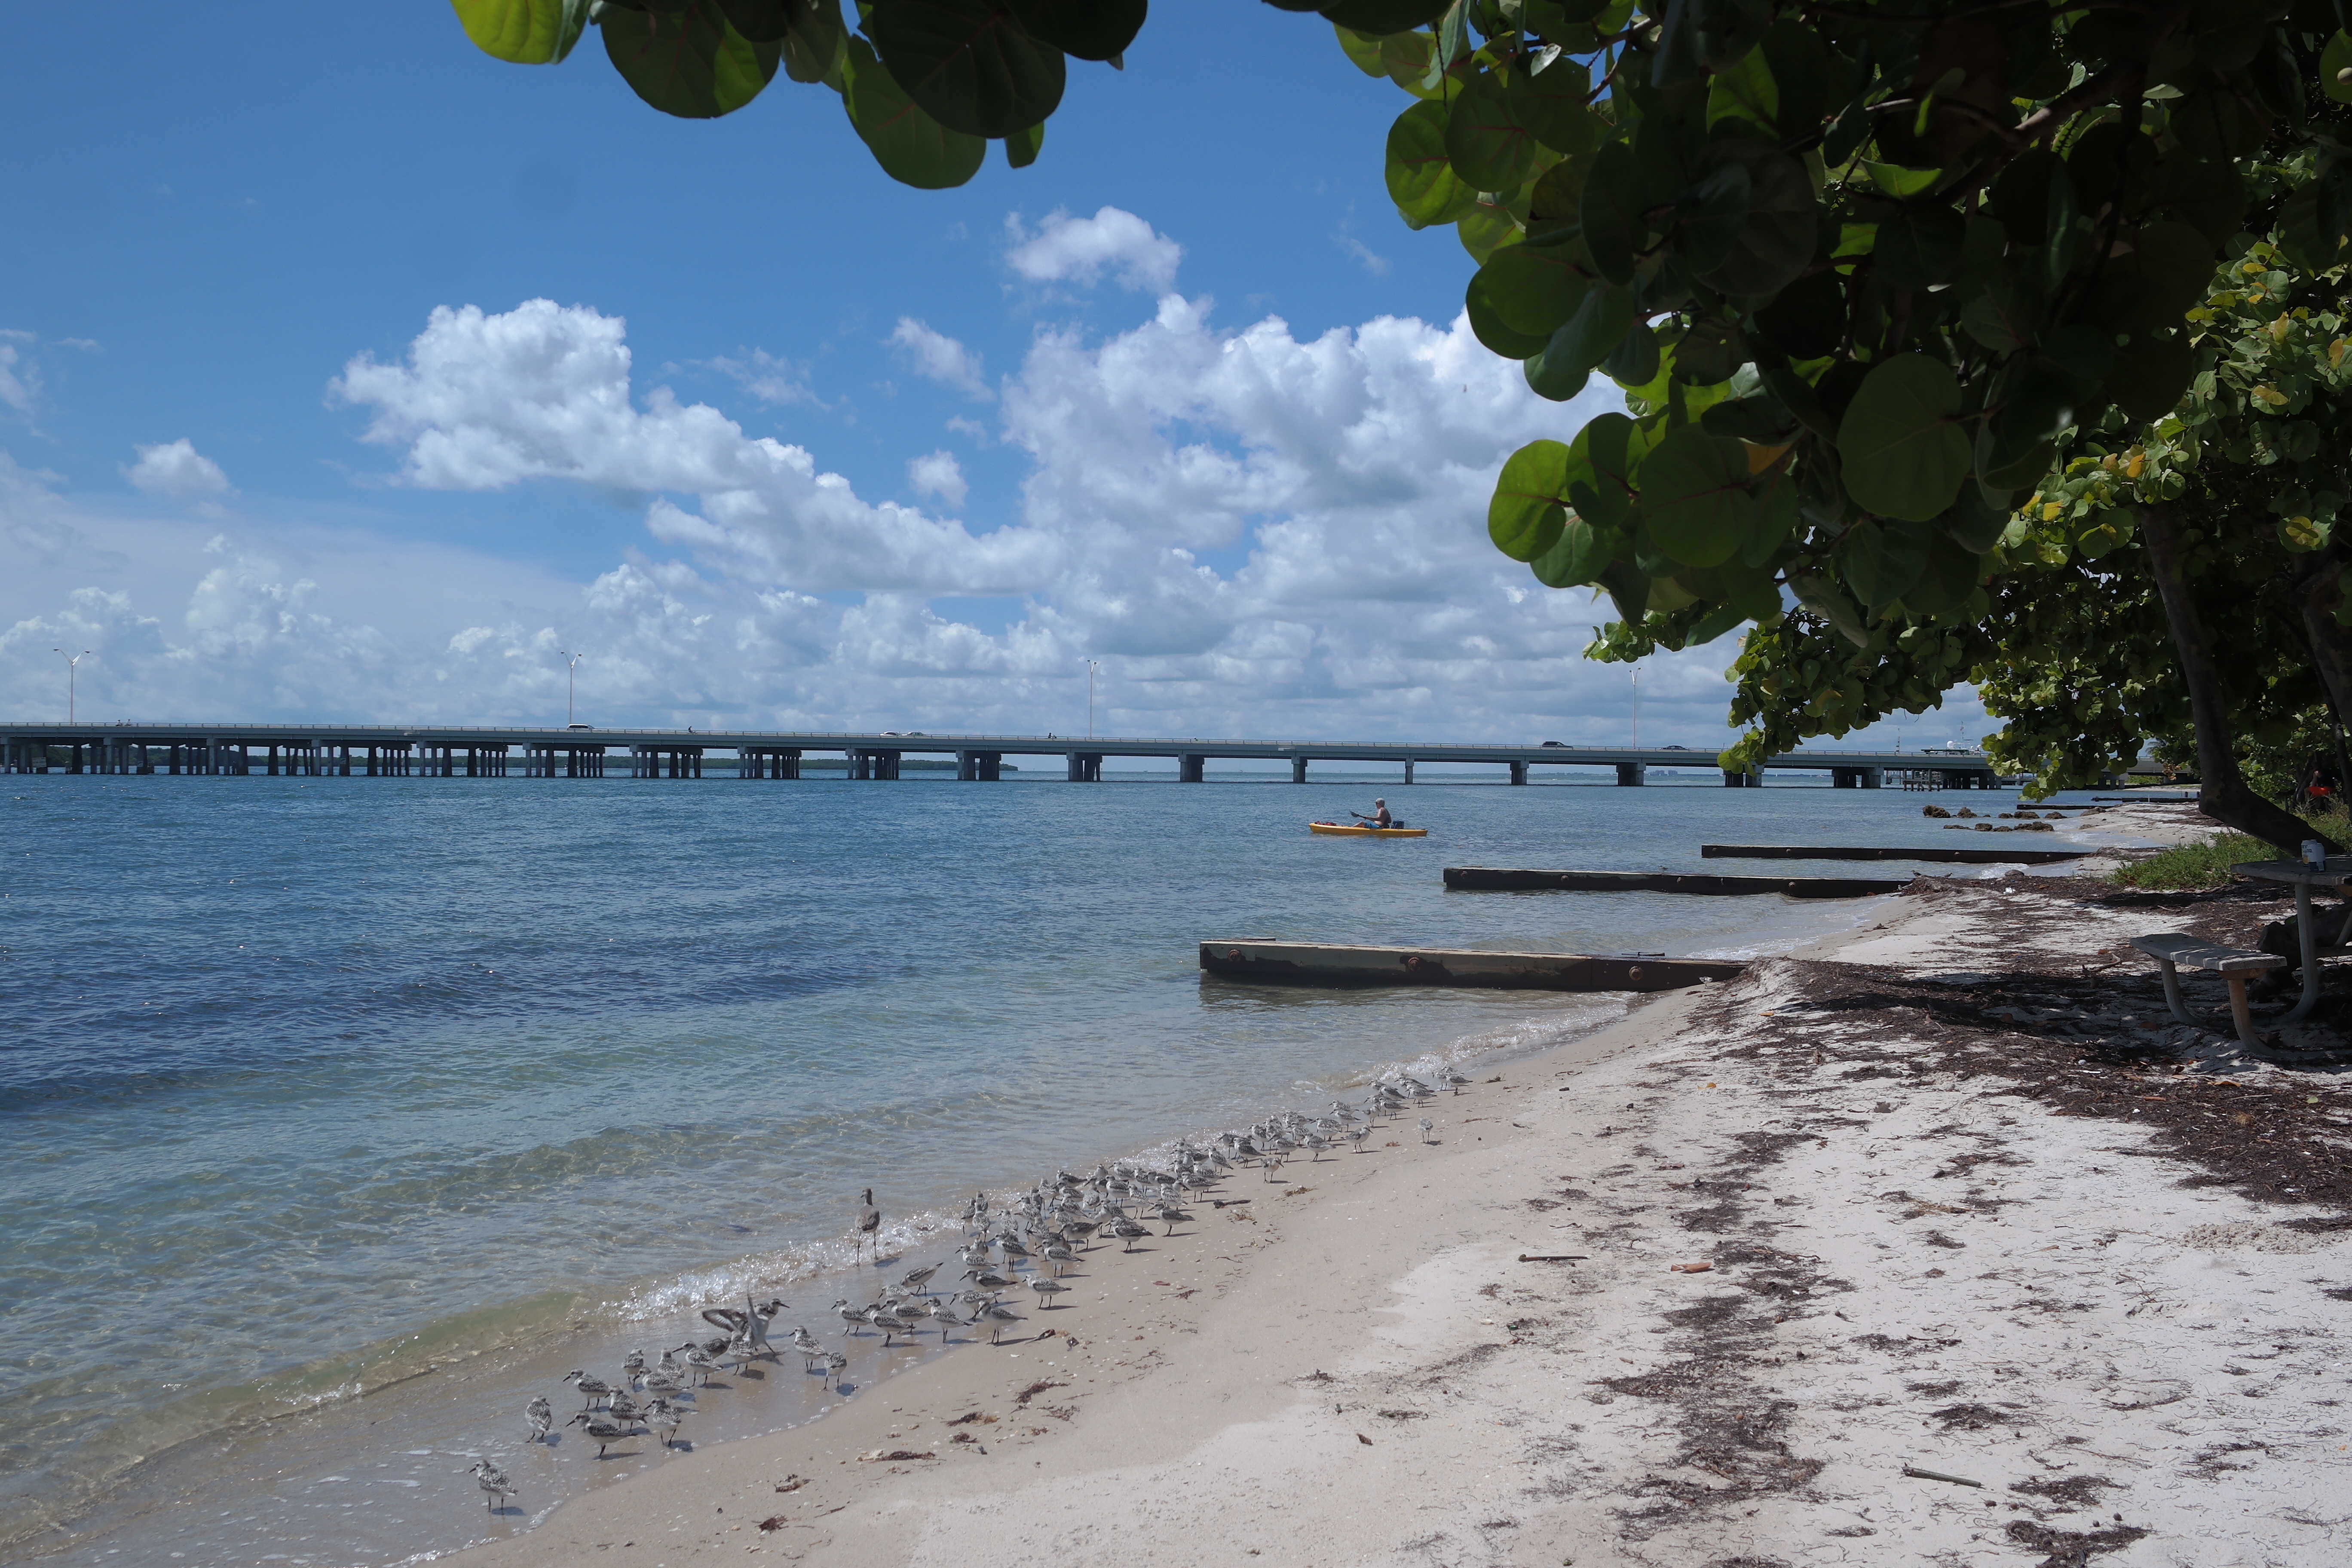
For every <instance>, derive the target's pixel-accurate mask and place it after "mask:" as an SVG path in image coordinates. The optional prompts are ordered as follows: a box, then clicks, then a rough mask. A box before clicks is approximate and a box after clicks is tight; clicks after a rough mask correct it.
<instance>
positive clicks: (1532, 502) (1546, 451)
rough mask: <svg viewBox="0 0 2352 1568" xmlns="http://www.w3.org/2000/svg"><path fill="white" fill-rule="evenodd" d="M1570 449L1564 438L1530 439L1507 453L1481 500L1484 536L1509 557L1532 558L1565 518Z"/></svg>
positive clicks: (1549, 541)
mask: <svg viewBox="0 0 2352 1568" xmlns="http://www.w3.org/2000/svg"><path fill="white" fill-rule="evenodd" d="M1569 468H1570V451H1569V447H1568V444H1567V443H1566V442H1564V441H1530V442H1528V444H1527V445H1526V446H1524V447H1520V448H1519V449H1518V450H1517V451H1516V452H1514V453H1512V454H1511V456H1510V458H1509V460H1508V461H1507V462H1505V463H1504V464H1503V471H1502V473H1500V474H1499V475H1497V476H1496V479H1495V494H1494V499H1492V500H1489V501H1488V502H1487V503H1486V537H1487V538H1489V539H1491V540H1493V541H1494V542H1495V548H1496V549H1497V550H1499V551H1501V552H1503V553H1504V554H1506V555H1507V556H1509V557H1510V558H1511V559H1512V560H1514V561H1532V560H1534V559H1535V558H1536V557H1537V556H1538V555H1540V554H1542V553H1543V552H1545V551H1547V550H1549V549H1550V548H1551V547H1552V545H1553V544H1555V543H1557V542H1559V531H1560V528H1561V526H1562V524H1564V523H1565V522H1566V521H1567V517H1568V511H1567V502H1568V479H1569Z"/></svg>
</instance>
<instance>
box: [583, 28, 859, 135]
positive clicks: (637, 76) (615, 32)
mask: <svg viewBox="0 0 2352 1568" xmlns="http://www.w3.org/2000/svg"><path fill="white" fill-rule="evenodd" d="M598 26H599V28H600V29H601V30H602V31H603V33H604V54H605V56H606V58H609V59H611V60H612V62H613V68H614V70H617V71H619V72H620V73H621V79H622V80H623V81H625V82H627V83H628V84H629V89H630V90H631V91H633V92H635V94H636V95H637V96H638V97H639V98H642V99H644V100H646V102H647V103H649V104H651V105H653V106H654V107H655V108H656V109H658V110H661V111H662V112H663V113H664V114H671V115H676V116H677V118H679V119H680V120H715V119H717V118H718V117H719V115H722V114H731V113H733V112H734V111H735V110H739V109H740V108H742V107H743V106H744V105H745V104H747V103H749V102H751V100H753V99H755V98H757V97H759V96H760V89H761V88H764V87H766V86H767V85H768V83H769V81H770V80H771V79H772V78H773V77H774V76H775V74H776V65H777V61H778V59H779V58H781V56H782V52H783V46H782V45H781V44H775V43H767V44H755V43H753V42H751V40H750V39H748V38H746V37H743V36H742V35H741V34H740V33H738V32H736V31H735V29H734V28H733V27H730V26H728V25H727V16H726V14H725V13H724V12H723V11H722V10H720V9H719V0H687V3H686V4H685V5H683V6H681V7H680V8H679V9H677V10H675V11H625V10H622V9H620V8H619V7H618V6H614V7H612V8H610V9H607V10H606V11H605V12H604V19H603V21H602V22H600V23H599V24H598ZM886 167H887V165H886Z"/></svg>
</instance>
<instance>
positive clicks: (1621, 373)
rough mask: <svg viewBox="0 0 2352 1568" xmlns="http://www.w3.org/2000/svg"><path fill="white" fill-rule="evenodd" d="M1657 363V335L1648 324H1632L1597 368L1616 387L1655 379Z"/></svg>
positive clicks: (1638, 322) (1637, 322)
mask: <svg viewBox="0 0 2352 1568" xmlns="http://www.w3.org/2000/svg"><path fill="white" fill-rule="evenodd" d="M1659 363H1660V360H1659V353H1658V334H1657V333H1656V332H1654V331H1652V330H1651V329H1650V323H1649V322H1647V321H1635V322H1634V323H1633V325H1632V326H1630V327H1628V328H1626V329H1625V336H1624V339H1623V341H1622V342H1619V343H1618V345H1617V346H1616V347H1615V348H1614V349H1612V350H1611V351H1610V352H1609V357H1608V358H1606V359H1604V360H1602V361H1601V370H1602V371H1604V372H1605V373H1607V374H1608V376H1609V379H1610V380H1612V381H1613V382H1615V383H1616V384H1618V385H1620V386H1642V385H1644V384H1648V383H1649V382H1652V381H1654V380H1656V379H1657V375H1658V366H1659Z"/></svg>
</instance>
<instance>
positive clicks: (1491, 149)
mask: <svg viewBox="0 0 2352 1568" xmlns="http://www.w3.org/2000/svg"><path fill="white" fill-rule="evenodd" d="M1445 156H1446V161H1447V162H1449V163H1452V164H1453V165H1454V174H1456V175H1457V176H1458V177H1459V178H1461V179H1464V180H1466V181H1468V182H1469V183H1470V184H1472V185H1473V186H1475V188H1477V189H1478V190H1482V191H1516V190H1517V189H1518V188H1519V187H1520V186H1521V185H1523V184H1527V181H1528V175H1529V174H1533V173H1534V172H1535V159H1536V139H1535V137H1534V135H1533V134H1532V133H1531V132H1528V128H1527V127H1526V126H1524V125H1521V124H1520V123H1519V122H1518V120H1517V117H1516V116H1514V115H1513V114H1512V113H1511V106H1510V102H1509V99H1508V95H1507V93H1506V92H1505V90H1504V88H1503V82H1502V79H1500V78H1499V77H1497V76H1496V75H1495V74H1494V73H1493V72H1492V71H1480V72H1479V73H1478V74H1477V75H1475V76H1474V77H1472V78H1471V79H1469V80H1468V81H1467V82H1465V83H1464V84H1463V88H1462V91H1461V93H1460V94H1459V95H1458V96H1457V97H1455V99H1454V106H1453V110H1452V111H1451V112H1450V113H1448V114H1447V116H1446V119H1445Z"/></svg>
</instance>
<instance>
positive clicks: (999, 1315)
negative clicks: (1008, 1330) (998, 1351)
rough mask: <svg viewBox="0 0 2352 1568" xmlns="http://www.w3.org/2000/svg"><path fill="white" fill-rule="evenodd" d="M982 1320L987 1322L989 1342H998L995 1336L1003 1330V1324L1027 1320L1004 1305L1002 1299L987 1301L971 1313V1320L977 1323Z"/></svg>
mask: <svg viewBox="0 0 2352 1568" xmlns="http://www.w3.org/2000/svg"><path fill="white" fill-rule="evenodd" d="M983 1320H985V1321H987V1323H988V1342H989V1343H990V1344H995V1343H997V1342H998V1339H997V1336H998V1335H1000V1334H1002V1333H1003V1331H1004V1325H1005V1324H1007V1323H1019V1322H1025V1321H1028V1320H1026V1319H1025V1318H1024V1317H1023V1316H1022V1315H1021V1314H1020V1313H1018V1312H1016V1311H1014V1310H1013V1309H1012V1308H1010V1307H1008V1306H1006V1305H1004V1304H1003V1302H1002V1301H991V1302H989V1303H988V1304H987V1305H986V1306H984V1307H982V1308H981V1310H979V1311H978V1312H977V1313H976V1314H974V1315H973V1317H972V1320H971V1321H973V1322H975V1323H977V1322H980V1321H983Z"/></svg>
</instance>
